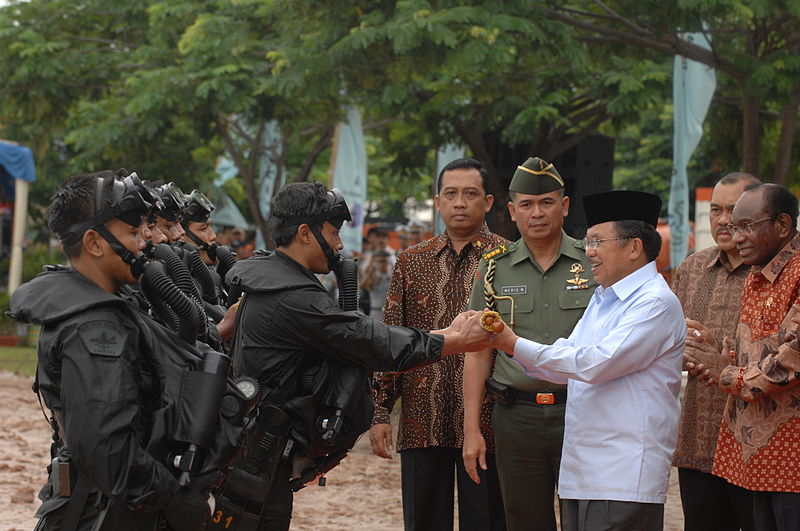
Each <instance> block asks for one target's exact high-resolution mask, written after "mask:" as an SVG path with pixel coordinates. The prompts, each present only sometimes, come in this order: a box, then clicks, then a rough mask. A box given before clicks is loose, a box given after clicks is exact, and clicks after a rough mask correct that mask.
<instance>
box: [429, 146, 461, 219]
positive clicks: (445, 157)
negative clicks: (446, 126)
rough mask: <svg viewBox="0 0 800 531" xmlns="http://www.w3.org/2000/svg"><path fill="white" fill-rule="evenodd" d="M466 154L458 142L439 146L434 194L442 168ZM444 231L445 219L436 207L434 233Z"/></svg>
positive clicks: (434, 210)
mask: <svg viewBox="0 0 800 531" xmlns="http://www.w3.org/2000/svg"><path fill="white" fill-rule="evenodd" d="M465 155H466V149H464V146H459V145H457V144H445V145H443V146H439V149H438V150H436V175H434V176H433V195H436V178H437V177H438V176H439V174H440V173H441V172H442V168H444V167H445V166H447V165H448V164H450V163H451V162H453V161H454V160H456V159H463V158H464V156H465ZM443 232H444V221H442V216H440V215H439V213H438V212H436V209H435V208H434V209H433V233H434V234H441V233H443Z"/></svg>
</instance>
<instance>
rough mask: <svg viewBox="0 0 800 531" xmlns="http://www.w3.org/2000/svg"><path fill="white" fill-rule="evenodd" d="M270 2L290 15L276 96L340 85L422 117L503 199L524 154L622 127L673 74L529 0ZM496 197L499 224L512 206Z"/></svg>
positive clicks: (384, 110) (547, 153) (394, 110)
mask: <svg viewBox="0 0 800 531" xmlns="http://www.w3.org/2000/svg"><path fill="white" fill-rule="evenodd" d="M273 6H274V8H275V9H276V10H279V11H280V12H281V13H282V16H283V17H284V18H283V20H284V21H285V22H286V23H285V25H284V26H283V35H282V37H281V38H280V39H279V42H280V48H279V49H278V50H276V52H275V56H276V57H277V58H278V61H277V64H278V65H280V66H278V67H277V69H278V70H279V72H280V73H281V75H280V76H275V77H273V81H274V82H275V83H276V85H275V88H276V89H277V90H278V92H279V93H281V94H284V95H288V94H290V93H293V92H298V91H299V92H304V91H306V90H307V89H308V88H309V87H312V86H313V85H315V84H317V83H321V84H322V85H323V86H331V85H335V83H336V82H339V83H340V86H341V88H342V90H343V91H344V92H345V93H346V94H348V95H349V96H352V97H355V98H356V99H357V100H358V101H360V102H362V103H363V105H365V107H366V108H367V109H368V110H369V112H370V113H371V114H372V115H376V116H385V117H389V118H394V119H398V120H404V121H408V122H409V123H412V124H417V125H418V126H419V130H420V135H424V138H426V139H430V141H431V145H433V146H435V145H441V144H444V143H448V142H455V143H459V144H462V145H466V146H467V147H468V148H469V150H470V151H471V152H472V153H473V155H474V156H476V157H477V158H479V159H480V160H482V161H483V162H484V164H486V166H487V167H488V169H489V172H490V174H491V175H492V177H493V180H492V184H491V189H490V191H491V192H493V193H494V194H495V195H497V196H498V197H499V198H501V199H502V198H503V197H504V196H505V189H506V186H507V183H508V179H510V176H511V173H512V171H513V167H515V166H516V164H519V163H520V162H521V161H520V160H517V159H519V158H524V157H525V156H528V155H540V156H542V157H544V158H546V159H552V158H554V157H556V156H558V155H559V154H561V153H563V152H564V151H566V150H567V149H569V148H570V147H572V146H574V145H576V144H577V143H578V142H580V141H581V140H582V139H583V138H585V137H586V136H588V135H589V134H592V133H594V132H596V131H597V130H598V128H599V127H600V126H601V125H602V124H606V123H607V124H615V123H616V124H617V125H618V124H619V123H621V122H622V121H624V119H625V117H630V116H633V115H635V113H636V110H637V109H638V108H640V107H641V106H643V105H647V104H650V103H652V102H653V100H654V99H655V98H658V97H660V93H661V87H663V85H664V84H665V82H666V80H667V79H668V74H666V73H664V71H663V69H660V68H656V67H654V63H653V61H652V60H640V59H641V57H640V55H637V54H636V53H633V52H630V51H626V52H625V53H626V54H627V55H626V56H625V57H623V56H616V55H609V54H608V53H604V54H597V53H595V51H594V50H593V47H592V46H590V45H588V44H586V43H583V42H580V41H578V40H576V39H574V37H573V34H574V33H575V30H574V29H573V28H571V27H570V26H569V25H567V24H563V23H560V22H557V21H552V20H547V19H544V18H543V17H541V12H540V11H539V10H538V9H537V8H536V6H535V4H533V3H531V2H526V1H516V2H514V1H512V2H508V1H500V0H490V1H483V2H476V1H473V2H452V1H425V0H405V1H382V2H375V1H369V2H367V1H355V2H353V1H344V0H339V1H332V2H325V3H320V2H308V1H306V2H297V1H289V0H285V1H282V0H278V1H276V2H275V3H274V4H273ZM296 28H311V29H309V30H308V31H296ZM634 59H635V61H634ZM495 204H496V205H499V207H498V208H496V210H495V211H496V212H500V213H501V216H498V217H497V218H496V223H495V226H496V228H498V226H499V225H500V224H499V223H498V222H499V221H500V220H501V219H504V218H505V215H504V214H503V211H504V210H505V209H504V206H503V201H502V200H501V201H497V202H496V203H495ZM499 228H500V229H501V230H500V232H508V230H507V229H506V230H504V228H503V227H502V226H500V227H499Z"/></svg>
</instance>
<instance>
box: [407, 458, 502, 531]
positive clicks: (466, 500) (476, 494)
mask: <svg viewBox="0 0 800 531" xmlns="http://www.w3.org/2000/svg"><path fill="white" fill-rule="evenodd" d="M486 465H487V466H488V468H489V470H487V471H486V472H484V471H483V470H480V468H479V469H478V473H479V476H480V479H481V483H480V485H478V484H476V483H474V482H473V481H472V480H471V479H470V478H469V476H468V475H467V472H466V470H465V469H464V462H463V460H462V458H461V448H443V447H440V446H432V447H428V448H415V449H410V450H403V451H402V452H400V469H401V477H402V486H403V521H404V522H405V529H406V531H447V530H451V529H453V490H454V489H453V487H454V485H458V521H459V529H460V530H461V531H472V530H474V531H504V530H505V528H506V526H505V516H504V514H503V500H502V498H501V496H500V487H499V485H498V482H497V473H496V470H497V469H496V467H495V463H494V456H493V455H487V456H486Z"/></svg>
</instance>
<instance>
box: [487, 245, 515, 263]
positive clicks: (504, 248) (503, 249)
mask: <svg viewBox="0 0 800 531" xmlns="http://www.w3.org/2000/svg"><path fill="white" fill-rule="evenodd" d="M513 250H514V247H513V246H512V245H510V244H507V243H501V244H500V245H498V246H497V247H495V248H494V249H490V250H489V251H487V252H485V253H484V254H483V259H484V260H486V261H487V262H488V261H489V260H492V259H497V258H500V257H501V256H503V255H506V254H508V253H510V252H511V251H513Z"/></svg>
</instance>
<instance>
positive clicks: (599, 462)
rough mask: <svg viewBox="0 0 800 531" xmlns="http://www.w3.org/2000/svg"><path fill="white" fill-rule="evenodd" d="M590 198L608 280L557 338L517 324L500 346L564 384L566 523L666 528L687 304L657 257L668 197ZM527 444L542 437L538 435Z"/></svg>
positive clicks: (539, 374) (590, 247)
mask: <svg viewBox="0 0 800 531" xmlns="http://www.w3.org/2000/svg"><path fill="white" fill-rule="evenodd" d="M583 204H584V210H585V211H586V220H587V223H588V224H589V230H588V232H587V234H586V240H585V243H586V256H587V257H588V258H589V261H590V262H591V269H592V273H593V275H594V277H595V279H596V280H597V283H598V284H600V287H598V288H597V290H596V291H595V293H594V295H593V296H592V299H591V302H590V303H589V306H588V307H587V308H586V312H585V313H584V314H583V318H582V319H581V320H580V322H579V323H578V324H577V325H576V326H575V329H574V330H573V331H572V333H571V334H570V335H569V337H568V338H562V339H559V340H557V341H556V342H555V343H553V344H552V345H546V344H542V343H541V342H536V341H531V340H529V339H526V338H523V337H519V336H518V335H517V334H518V333H519V331H518V330H511V329H510V328H509V327H506V329H504V330H503V331H502V332H501V333H500V334H498V336H497V338H496V339H495V341H494V342H493V344H494V345H495V346H496V348H498V349H500V350H502V351H503V352H505V353H507V355H508V356H509V360H510V361H511V362H512V363H516V364H517V365H518V366H519V367H520V368H522V369H523V370H524V371H525V372H526V373H527V374H529V375H531V376H533V377H535V378H542V379H545V380H549V381H553V382H559V383H563V384H567V385H568V390H569V399H568V400H567V412H566V425H565V429H564V448H563V452H562V457H561V472H560V474H559V481H558V494H559V496H560V497H561V499H562V520H561V523H562V529H563V530H564V531H599V530H607V529H641V530H644V529H646V530H648V531H658V530H660V529H663V526H664V503H665V501H666V494H667V487H668V484H669V471H670V462H671V460H672V452H673V450H674V448H675V439H676V434H677V427H678V407H679V404H678V393H679V391H680V386H681V359H682V354H683V349H684V339H685V337H686V326H685V324H684V322H683V311H682V310H681V306H680V303H679V302H678V299H677V297H675V295H674V294H673V293H672V292H671V291H670V289H669V286H668V285H667V283H666V281H665V280H664V279H663V277H661V275H659V274H658V271H657V269H656V264H655V259H656V257H657V256H658V252H659V250H660V248H661V237H660V236H659V234H658V231H657V230H656V225H657V223H658V215H659V211H660V209H661V200H660V199H659V198H658V197H656V196H654V195H651V194H646V193H642V192H631V191H615V192H606V193H602V194H594V195H590V196H585V197H584V198H583ZM505 355H506V354H498V359H500V357H502V356H505ZM526 442H527V444H529V445H531V446H532V447H534V448H535V447H536V446H535V444H536V439H532V440H529V441H526Z"/></svg>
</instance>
